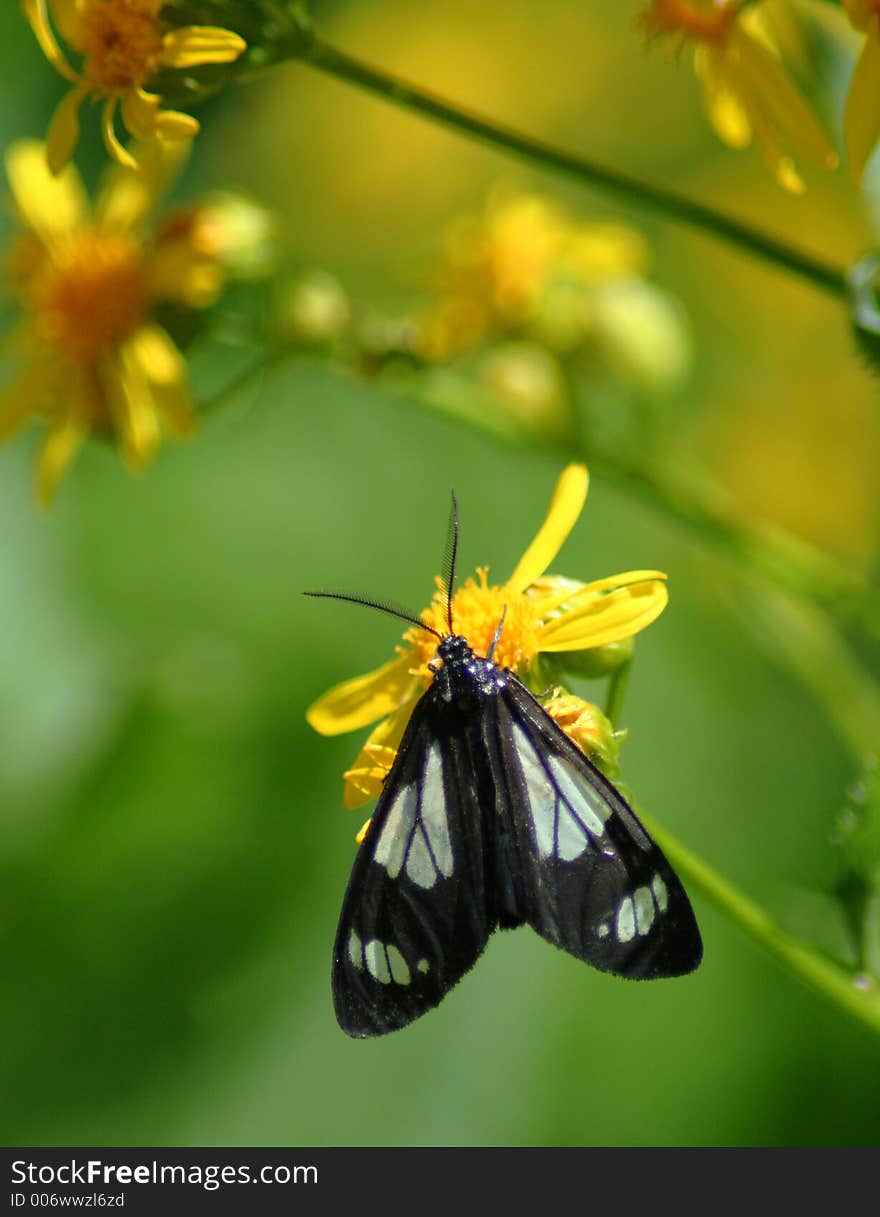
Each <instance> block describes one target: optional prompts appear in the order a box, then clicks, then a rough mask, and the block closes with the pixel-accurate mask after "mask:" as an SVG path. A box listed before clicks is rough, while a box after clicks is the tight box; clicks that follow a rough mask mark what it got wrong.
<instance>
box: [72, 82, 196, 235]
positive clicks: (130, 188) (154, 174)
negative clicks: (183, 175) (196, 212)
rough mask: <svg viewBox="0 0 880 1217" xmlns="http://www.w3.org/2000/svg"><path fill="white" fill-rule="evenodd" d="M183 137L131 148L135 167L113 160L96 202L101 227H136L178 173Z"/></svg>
mask: <svg viewBox="0 0 880 1217" xmlns="http://www.w3.org/2000/svg"><path fill="white" fill-rule="evenodd" d="M124 106H125V102H123V107H124ZM191 146H192V145H191V144H190V143H189V142H188V141H186V140H181V141H174V142H173V143H166V142H165V141H164V140H158V139H149V140H147V141H146V142H143V143H138V144H136V145H135V147H134V150H133V154H132V155H133V159H134V161H135V162H136V164H137V169H136V171H134V172H133V171H132V170H131V169H128V168H124V167H123V166H121V165H118V164H113V165H111V166H110V168H109V170H108V171H107V173H106V174H105V176H104V178H103V181H102V183H101V190H100V193H99V195H98V199H97V202H96V204H95V216H96V219H97V222H98V224H99V225H100V227H101V228H105V229H107V228H112V229H114V230H115V231H117V232H131V231H132V230H133V229H137V228H138V227H139V226H140V225H141V224H143V222H144V220H145V219H146V218H147V216H148V215H149V213H150V212H151V211H152V210H153V208H154V207H155V205H156V203H157V201H158V200H159V198H161V196H162V195H163V194H164V193H165V191H166V190H167V189H168V188H169V186H170V185H171V183H172V182H173V181H174V179H175V178H176V177H177V175H178V174H179V173H180V171H181V169H182V168H183V165H184V163H185V161H186V158H187V156H188V155H189V152H190V148H191Z"/></svg>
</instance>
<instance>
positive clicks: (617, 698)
mask: <svg viewBox="0 0 880 1217" xmlns="http://www.w3.org/2000/svg"><path fill="white" fill-rule="evenodd" d="M632 662H633V661H632V655H630V656H629V658H628V659H626V660H624V662H623V663H621V664H620V666H619V667H617V668H615V669H614V671H613V672H612V673H611V676H610V678H609V680H608V693H607V695H606V697H605V717H606V718H607V719H608V721H609V722H610V723H611V726H612V727H614V728H615V729H616V728H618V727H619V726H620V717H621V715H622V713H623V701H624V698H625V697H626V690H627V686H628V685H629V675H630V672H631V671H632Z"/></svg>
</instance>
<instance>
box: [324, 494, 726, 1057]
mask: <svg viewBox="0 0 880 1217" xmlns="http://www.w3.org/2000/svg"><path fill="white" fill-rule="evenodd" d="M457 549H458V518H457V511H456V508H455V498H454V496H453V511H452V516H451V518H450V529H449V541H448V543H447V559H446V562H445V563H444V565H445V568H446V574H447V577H446V579H445V587H446V589H447V620H448V631H447V632H446V633H443V634H441V633H440V632H439V631H437V630H434V629H432V628H431V627H430V626H428V625H426V624H425V622H423V621H422V620H420V619H419V618H418V617H417V616H415V615H413V614H410V613H408V612H406V611H405V610H403V609H401V608H399V607H397V606H395V605H391V604H389V603H387V602H384V601H377V600H368V599H365V598H363V597H360V596H355V595H351V594H349V593H345V592H307V593H306V595H311V596H323V597H327V598H331V599H338V600H346V601H350V602H353V603H357V604H364V605H366V606H367V607H370V608H375V609H379V610H381V611H382V612H386V613H390V614H391V615H392V616H395V617H398V618H400V619H402V620H404V621H408V622H409V623H410V624H412V625H416V626H418V627H419V628H421V629H426V630H428V631H429V632H430V633H433V634H434V635H435V636H436V638H437V650H436V654H435V657H434V659H433V660H432V662H431V663H430V664H429V668H430V669H431V671H432V674H433V679H432V683H431V685H430V687H429V688H428V689H427V691H426V692H425V693H424V694H423V695H422V697H421V698H420V700H419V701H418V702H417V703H416V705H415V707H414V709H413V711H412V715H411V717H410V719H409V723H408V724H407V727H406V730H405V732H404V735H403V739H402V741H401V744H400V747H399V749H398V752H397V755H396V758H395V761H394V763H393V765H392V767H391V770H390V772H389V773H388V775H387V777H386V779H385V783H384V786H383V789H382V793H381V795H380V797H379V800H378V803H377V805H376V809H375V812H374V814H373V817H372V819H371V821H370V825H369V828H368V830H367V834H366V837H365V839H364V840H363V842H362V844H361V846H360V849H359V852H358V854H357V857H356V859H355V863H354V867H353V869H352V873H351V878H350V880H349V883H348V889H347V891H346V893H345V898H344V900H343V904H342V912H341V915H340V918H339V926H338V930H337V933H336V942H335V946H334V950H333V967H332V989H333V1003H334V1007H335V1011H336V1017H337V1019H338V1021H339V1025H340V1026H341V1027H342V1029H343V1031H345V1032H347V1034H348V1035H351V1036H354V1037H356V1038H365V1037H368V1036H376V1035H384V1034H386V1033H387V1032H390V1031H396V1030H398V1029H400V1028H401V1027H405V1026H406V1025H407V1024H408V1023H411V1022H412V1021H413V1020H414V1019H416V1018H418V1017H419V1016H420V1015H422V1014H424V1013H426V1012H427V1011H428V1010H430V1009H432V1008H433V1007H435V1006H436V1005H438V1003H439V1002H440V1001H442V999H443V997H444V996H445V995H446V994H447V993H448V992H449V990H450V989H451V988H452V987H453V986H454V985H455V984H457V983H458V981H459V980H461V978H462V976H464V974H465V973H466V972H467V971H468V970H469V969H470V968H471V967H472V966H473V965H474V963H475V962H476V960H477V959H478V958H479V956H480V954H481V953H482V951H483V949H484V947H485V946H486V943H487V941H488V939H489V936H490V935H491V934H492V932H493V931H494V930H495V929H496V928H501V929H510V928H512V927H514V926H519V925H523V924H528V925H530V926H532V928H533V929H534V930H536V931H537V933H538V934H540V935H541V937H542V938H546V939H547V941H548V942H552V943H553V944H554V946H557V947H561V948H562V949H563V950H565V951H568V952H569V953H570V954H571V955H574V956H575V957H576V958H577V959H582V960H583V961H584V962H585V963H588V964H592V966H593V967H595V968H598V969H600V970H601V971H603V972H611V973H614V974H616V975H618V976H623V977H627V978H629V979H633V980H650V979H655V978H658V977H666V976H680V975H683V974H685V973H688V972H691V971H693V970H694V969H695V968H696V967H697V965H698V964H699V962H700V959H701V958H702V953H703V947H702V941H701V938H700V932H699V929H698V927H697V922H696V919H695V917H694V913H693V910H692V908H691V905H690V902H689V900H688V897H687V894H686V893H685V890H684V888H683V887H682V884H681V882H680V881H679V879H678V877H677V876H676V874H675V872H674V871H673V870H672V868H671V866H670V865H669V863H668V862H667V860H666V858H665V857H664V856H663V853H662V852H661V850H660V849H659V848H658V846H657V845H656V844H655V843H654V842H653V841H652V840H651V838H650V837H649V835H648V833H647V832H646V831H645V829H644V827H643V826H642V824H641V823H640V822H639V820H638V817H637V816H636V814H635V812H634V811H633V810H632V808H631V807H630V806H629V805H628V804H627V802H626V800H625V799H624V798H623V797H622V795H621V794H620V792H619V791H618V790H616V789H615V787H614V786H613V785H612V783H611V782H610V781H609V780H608V779H607V778H606V777H605V776H604V775H603V774H602V773H601V772H600V771H599V770H598V769H597V768H596V766H595V765H593V764H592V763H591V762H590V761H589V760H588V759H587V757H586V756H585V755H584V754H583V753H582V752H581V750H580V749H579V748H578V747H577V746H576V745H575V744H574V743H573V742H572V741H571V740H570V739H569V737H568V736H567V735H566V734H565V732H564V731H562V730H561V728H560V727H558V726H557V724H556V723H555V722H554V721H553V719H552V718H551V717H550V715H549V714H547V712H546V711H545V710H544V709H543V707H542V706H541V703H540V702H539V701H538V700H537V698H536V697H534V696H533V694H532V693H531V692H529V690H528V689H527V688H526V687H525V685H524V684H522V682H521V681H520V680H519V679H518V678H517V676H516V674H515V673H514V672H513V671H512V670H510V669H505V668H501V667H499V666H498V665H497V664H496V663H495V662H494V661H493V658H492V657H493V654H494V652H495V649H496V647H497V644H498V641H499V639H500V637H501V633H502V631H503V628H504V619H503V616H502V619H501V621H499V623H498V627H497V629H496V631H495V636H494V638H493V640H492V643H491V645H490V647H489V650H488V653H487V654H486V655H476V654H474V652H473V650H472V648H471V647H470V645H469V644H468V641H467V639H466V638H464V637H462V636H461V635H458V634H456V633H455V629H454V622H453V596H454V580H455V559H456V553H457Z"/></svg>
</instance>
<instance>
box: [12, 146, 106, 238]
mask: <svg viewBox="0 0 880 1217" xmlns="http://www.w3.org/2000/svg"><path fill="white" fill-rule="evenodd" d="M6 176H7V177H8V178H9V185H10V188H11V190H12V195H13V198H14V199H15V203H16V206H17V208H18V212H19V215H20V217H21V219H22V222H23V223H24V224H25V225H26V226H27V227H28V228H30V229H32V230H33V231H34V232H35V233H36V234H37V236H38V237H39V238H40V240H41V241H42V242H43V243H44V244H45V245H47V246H49V248H52V247H53V246H54V245H57V244H58V242H59V241H62V240H64V238H66V237H69V236H70V235H71V234H72V233H74V232H76V230H77V229H78V228H79V227H81V225H82V224H83V223H84V222H85V219H86V217H87V215H88V200H87V197H86V193H85V191H84V190H83V186H82V182H81V181H80V179H79V175H78V174H77V172H76V170H75V169H74V168H73V166H72V165H68V166H67V168H66V169H65V170H64V172H63V173H61V174H59V175H58V176H57V177H54V176H53V175H52V173H51V172H50V171H49V166H48V164H47V163H46V147H45V144H42V143H40V142H39V141H38V140H34V139H22V140H18V141H16V143H14V144H11V145H10V147H9V148H7V150H6Z"/></svg>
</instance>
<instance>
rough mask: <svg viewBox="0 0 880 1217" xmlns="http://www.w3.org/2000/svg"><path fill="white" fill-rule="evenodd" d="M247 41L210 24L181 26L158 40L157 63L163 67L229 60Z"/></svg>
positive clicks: (186, 66) (184, 66) (245, 48)
mask: <svg viewBox="0 0 880 1217" xmlns="http://www.w3.org/2000/svg"><path fill="white" fill-rule="evenodd" d="M245 50H247V43H246V42H245V40H244V39H243V38H241V37H239V35H238V34H233V32H232V31H231V30H224V29H220V27H219V26H214V25H184V26H181V27H180V29H176V30H171V31H170V33H168V34H166V35H165V37H164V38H163V39H162V54H161V57H160V62H161V64H162V66H163V67H166V68H194V67H196V66H197V65H198V64H200V63H232V61H233V60H235V59H238V57H239V55H240V54H241V53H242V51H245Z"/></svg>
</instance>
